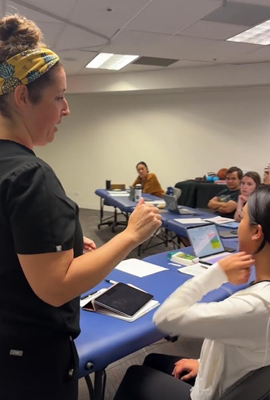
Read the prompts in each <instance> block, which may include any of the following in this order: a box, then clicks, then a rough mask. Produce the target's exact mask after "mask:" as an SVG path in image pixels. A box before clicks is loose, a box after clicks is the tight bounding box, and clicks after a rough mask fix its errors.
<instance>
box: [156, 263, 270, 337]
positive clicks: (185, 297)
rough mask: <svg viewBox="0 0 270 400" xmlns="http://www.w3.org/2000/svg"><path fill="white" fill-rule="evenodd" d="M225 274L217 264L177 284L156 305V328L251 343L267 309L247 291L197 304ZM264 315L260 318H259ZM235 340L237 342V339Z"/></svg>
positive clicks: (179, 333)
mask: <svg viewBox="0 0 270 400" xmlns="http://www.w3.org/2000/svg"><path fill="white" fill-rule="evenodd" d="M225 281H226V275H225V273H224V272H223V271H222V270H221V269H220V268H219V266H218V264H217V265H215V266H213V267H210V268H209V269H208V270H207V271H206V272H205V273H204V274H201V275H200V276H198V277H196V278H193V279H190V280H189V281H188V282H186V283H185V284H184V285H182V286H180V287H179V288H178V289H177V290H176V291H175V292H174V293H173V294H172V295H171V296H170V297H169V298H168V299H167V300H165V302H164V303H163V304H162V305H161V306H160V307H159V309H158V310H157V311H156V313H155V314H154V317H153V321H154V323H155V324H156V325H157V327H158V328H159V329H160V330H161V331H163V332H165V333H166V334H170V335H183V336H189V337H197V338H206V337H207V338H209V339H217V338H218V339H219V340H220V341H223V342H227V343H228V342H229V343H231V344H232V343H235V342H237V338H240V337H241V338H243V337H245V338H246V340H247V342H250V343H252V339H253V338H254V337H256V335H261V332H262V330H263V329H264V328H263V326H264V320H265V313H266V312H267V311H266V308H265V305H264V304H263V302H261V301H260V300H259V299H258V298H254V297H253V296H252V295H251V294H250V295H249V294H248V293H247V294H246V295H243V296H242V297H241V296H239V295H234V296H231V297H229V298H227V299H225V300H223V301H220V302H212V303H198V301H200V300H201V299H202V297H203V296H204V295H205V294H206V293H208V292H209V291H211V290H214V289H217V288H218V287H219V286H220V285H222V284H223V283H225ZM262 317H263V318H262ZM237 343H238V342H237Z"/></svg>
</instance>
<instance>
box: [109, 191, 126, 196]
mask: <svg viewBox="0 0 270 400" xmlns="http://www.w3.org/2000/svg"><path fill="white" fill-rule="evenodd" d="M110 196H111V197H128V196H129V193H123V192H113V193H110Z"/></svg>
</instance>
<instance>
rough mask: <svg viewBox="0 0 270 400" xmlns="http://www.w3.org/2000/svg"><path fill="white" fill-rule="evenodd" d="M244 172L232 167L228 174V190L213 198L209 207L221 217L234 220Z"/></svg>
mask: <svg viewBox="0 0 270 400" xmlns="http://www.w3.org/2000/svg"><path fill="white" fill-rule="evenodd" d="M242 178H243V172H242V170H241V169H240V168H237V167H231V168H229V169H228V171H227V173H226V178H225V179H226V184H227V189H224V190H222V191H221V192H220V193H218V195H217V196H215V197H213V198H212V199H211V200H210V201H209V203H208V207H209V208H211V210H215V212H216V214H218V215H220V216H221V217H227V218H233V217H234V213H235V210H236V208H237V201H238V196H239V194H240V191H239V188H240V181H241V179H242Z"/></svg>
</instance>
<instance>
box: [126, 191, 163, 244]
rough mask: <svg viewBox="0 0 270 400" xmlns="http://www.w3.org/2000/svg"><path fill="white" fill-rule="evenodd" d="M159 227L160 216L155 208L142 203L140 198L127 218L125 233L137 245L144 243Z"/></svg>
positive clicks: (142, 200)
mask: <svg viewBox="0 0 270 400" xmlns="http://www.w3.org/2000/svg"><path fill="white" fill-rule="evenodd" d="M160 226H161V216H160V214H159V210H158V209H157V207H154V206H153V205H152V204H148V203H144V199H143V198H141V199H140V201H139V203H138V204H137V206H136V208H135V209H134V211H133V213H132V214H131V216H130V217H129V221H128V226H127V232H130V233H131V234H132V236H133V239H134V240H135V241H136V243H137V245H139V244H141V243H143V242H145V241H146V240H147V239H148V238H149V237H150V236H151V235H152V234H153V233H154V232H155V231H156V230H157V229H158V228H159V227H160Z"/></svg>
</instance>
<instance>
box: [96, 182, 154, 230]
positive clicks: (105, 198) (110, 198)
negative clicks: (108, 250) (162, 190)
mask: <svg viewBox="0 0 270 400" xmlns="http://www.w3.org/2000/svg"><path fill="white" fill-rule="evenodd" d="M95 194H96V195H97V196H99V197H100V222H99V224H98V229H100V227H101V226H102V225H109V226H111V228H112V231H113V232H114V231H115V227H116V226H117V225H124V226H126V224H127V221H128V218H129V215H130V214H131V213H132V211H133V210H134V207H136V203H135V201H132V200H130V199H129V197H128V195H127V196H120V195H119V196H117V191H116V192H115V194H113V195H111V194H110V193H109V192H108V191H107V190H106V189H97V190H96V191H95ZM142 196H143V197H144V198H145V199H148V200H152V201H155V200H161V199H160V197H157V196H153V195H151V194H147V193H143V194H142ZM104 206H111V207H114V215H113V216H112V217H109V218H105V219H104V218H103V217H104ZM117 209H119V210H120V211H121V212H120V213H118V212H117ZM119 214H121V215H123V216H124V217H125V218H126V221H118V216H119Z"/></svg>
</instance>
